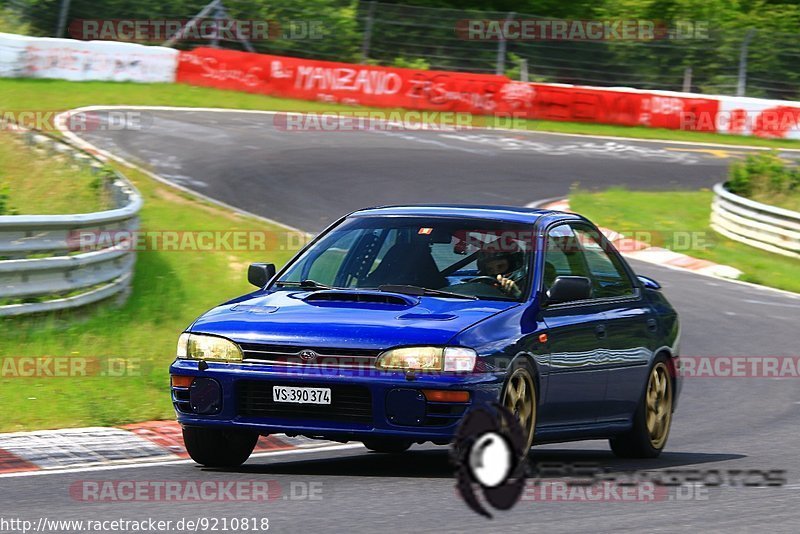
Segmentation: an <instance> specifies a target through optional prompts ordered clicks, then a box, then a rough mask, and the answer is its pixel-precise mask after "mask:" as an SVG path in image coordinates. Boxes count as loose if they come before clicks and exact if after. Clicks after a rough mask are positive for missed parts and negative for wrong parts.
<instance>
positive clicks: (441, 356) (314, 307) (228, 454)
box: [170, 206, 681, 466]
mask: <svg viewBox="0 0 800 534" xmlns="http://www.w3.org/2000/svg"><path fill="white" fill-rule="evenodd" d="M248 279H249V281H250V282H251V283H252V284H253V285H255V286H256V287H257V288H258V289H257V290H256V291H254V292H252V293H249V294H247V295H243V296H241V297H238V298H236V299H234V300H231V301H229V302H226V303H224V304H221V305H220V306H217V307H216V308H214V309H212V310H210V311H208V312H207V313H205V314H203V315H202V316H200V317H199V318H198V319H197V320H196V321H195V322H194V323H192V325H191V326H190V327H189V328H188V329H187V330H186V331H185V332H184V333H183V334H181V336H180V339H179V342H178V349H177V358H176V360H175V361H174V363H173V364H172V366H171V367H170V374H171V380H172V388H171V390H172V391H171V394H172V401H173V403H174V406H175V410H176V412H177V415H178V421H179V422H180V423H181V425H182V427H183V434H184V439H185V443H186V447H187V449H188V451H189V454H190V455H191V457H192V458H193V459H194V460H195V461H196V462H198V463H200V464H203V465H208V466H236V465H239V464H241V463H243V462H244V461H245V460H247V458H248V457H249V456H250V454H251V452H252V451H253V448H254V446H255V443H256V440H257V439H258V436H259V435H267V434H273V433H285V434H286V435H289V436H296V435H300V436H307V437H310V438H319V439H328V440H336V441H341V442H347V441H360V442H363V443H364V445H365V446H366V447H367V448H369V449H371V450H374V451H379V452H384V453H401V452H403V451H405V450H406V449H408V447H409V446H410V445H411V444H413V443H424V442H433V443H435V444H442V445H443V444H448V443H449V442H450V441H451V440H452V438H453V436H454V434H455V432H456V429H457V427H458V425H459V421H460V420H461V419H462V417H463V416H464V414H465V413H466V412H467V411H468V410H470V409H471V408H474V407H479V406H482V405H486V404H491V403H498V402H499V403H500V404H502V405H503V406H505V407H506V408H508V410H510V411H511V412H512V413H513V414H514V415H515V416H516V417H517V418H518V419H519V421H520V423H521V426H522V428H523V431H524V435H525V439H526V440H527V446H528V448H529V447H530V446H532V445H533V444H534V443H546V442H560V441H571V440H581V439H598V438H602V439H609V441H610V445H611V449H612V450H613V451H614V453H616V454H617V455H619V456H622V457H639V458H652V457H656V456H657V455H658V454H659V453H660V452H661V450H662V449H663V448H664V445H665V444H666V441H667V437H668V435H669V429H670V423H671V420H672V414H673V411H674V409H675V405H676V401H677V398H678V394H679V391H680V385H681V384H680V380H679V377H678V376H677V373H676V369H677V368H678V339H679V323H678V317H677V314H676V312H675V310H674V309H673V308H672V306H671V305H670V304H669V302H668V301H667V299H666V298H665V296H664V294H663V292H662V291H661V288H660V286H659V284H658V283H657V282H655V281H654V280H651V279H649V278H646V277H643V276H636V275H635V274H634V272H633V270H632V269H631V267H630V266H629V265H628V264H627V263H626V262H625V260H624V259H623V258H622V257H621V256H620V254H619V253H618V252H617V251H616V250H615V249H614V247H613V246H612V245H611V244H610V243H609V241H608V240H606V239H605V237H604V236H603V235H602V234H601V233H600V231H599V230H598V229H597V227H596V226H594V225H593V224H592V223H591V222H589V221H588V220H586V219H585V218H583V217H581V216H579V215H575V214H570V213H563V212H558V211H549V210H535V209H526V208H510V207H490V206H392V207H379V208H372V209H365V210H361V211H356V212H354V213H351V214H350V215H348V216H346V217H344V218H342V219H340V220H339V221H337V222H336V223H334V224H333V225H331V226H330V227H329V228H328V229H327V230H325V231H324V232H323V233H322V234H320V235H319V236H318V237H317V238H316V239H314V240H313V241H312V242H311V243H309V245H308V246H306V247H305V248H304V249H303V250H301V251H300V252H299V253H298V254H297V256H295V258H294V259H292V260H291V261H290V262H289V263H288V264H287V265H286V266H285V267H283V269H281V270H280V272H277V273H276V269H275V266H274V265H272V264H265V263H261V264H253V265H251V266H250V267H249V270H248ZM526 450H527V449H526Z"/></svg>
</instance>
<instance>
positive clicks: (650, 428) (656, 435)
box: [645, 362, 672, 449]
mask: <svg viewBox="0 0 800 534" xmlns="http://www.w3.org/2000/svg"><path fill="white" fill-rule="evenodd" d="M671 422H672V381H671V380H670V376H669V369H668V368H667V366H666V364H665V363H664V362H658V363H657V364H656V365H655V366H653V369H652V370H651V371H650V379H649V380H648V381H647V392H646V394H645V424H646V426H647V433H648V434H649V436H650V444H651V445H652V446H653V448H654V449H661V448H662V447H663V446H664V443H665V442H666V441H667V436H668V435H669V425H670V423H671Z"/></svg>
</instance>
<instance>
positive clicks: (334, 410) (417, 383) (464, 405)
mask: <svg viewBox="0 0 800 534" xmlns="http://www.w3.org/2000/svg"><path fill="white" fill-rule="evenodd" d="M198 363H199V362H198V361H195V360H176V361H175V362H173V364H172V366H171V367H170V374H171V375H173V376H190V377H194V378H195V381H194V382H195V385H197V384H205V385H210V386H211V387H202V388H196V387H195V386H192V387H193V388H194V390H193V391H191V392H190V390H189V388H183V387H173V388H172V401H173V405H174V406H175V411H176V413H177V415H178V421H179V422H180V423H181V424H182V425H184V426H203V427H227V428H239V429H249V430H253V431H256V432H259V433H261V434H275V433H285V434H288V435H303V436H308V437H313V438H322V439H332V440H339V441H347V440H355V441H359V440H364V439H371V438H397V439H406V440H411V441H419V442H424V441H433V442H436V443H447V442H449V441H450V440H451V438H452V437H453V435H454V433H455V431H456V428H457V427H458V423H459V421H460V420H461V416H463V414H464V413H465V412H466V411H467V410H468V409H469V408H471V407H473V406H479V405H485V404H487V403H492V402H496V401H497V400H498V399H499V397H500V391H501V388H502V383H503V378H504V375H503V374H502V373H496V374H495V373H470V374H465V375H455V374H444V373H442V374H418V375H417V376H416V378H415V379H414V380H408V379H407V378H406V375H405V373H402V372H386V371H377V370H374V369H370V370H364V369H346V368H323V369H320V368H316V369H309V368H305V367H300V368H291V367H289V368H287V367H284V366H275V365H268V364H253V363H246V364H226V363H215V362H208V368H207V369H205V370H200V368H199V367H198ZM198 378H200V379H202V380H197V379H198ZM273 385H287V386H305V387H326V388H331V392H332V395H331V396H332V404H331V406H330V407H326V406H319V405H307V404H305V405H296V404H292V405H286V404H283V403H275V402H273V401H272V399H271V396H272V393H271V392H272V386H273ZM422 390H446V391H468V392H469V394H470V395H469V400H468V401H467V402H435V401H432V400H428V399H426V397H425V395H424V394H423V393H422Z"/></svg>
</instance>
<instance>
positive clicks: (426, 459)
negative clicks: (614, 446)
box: [203, 447, 746, 478]
mask: <svg viewBox="0 0 800 534" xmlns="http://www.w3.org/2000/svg"><path fill="white" fill-rule="evenodd" d="M320 454H324V449H322V450H320ZM745 457H746V455H743V454H726V453H702V452H665V453H663V454H662V455H661V456H660V457H659V458H655V459H652V460H639V459H636V460H630V459H624V458H617V457H616V456H614V455H613V454H612V453H611V451H607V452H606V451H600V450H576V449H563V450H560V449H538V450H537V449H534V450H533V451H532V452H531V454H530V456H529V461H530V462H531V464H530V465H531V469H535V466H537V465H541V464H542V463H547V464H548V465H550V466H551V467H552V466H559V465H560V466H562V467H565V468H568V467H569V466H576V467H577V466H581V467H583V468H585V467H587V466H590V467H593V468H599V469H602V470H603V471H605V472H610V473H613V472H631V471H637V470H654V469H664V468H675V467H683V468H690V467H692V466H697V465H702V464H708V463H715V462H723V461H728V460H738V459H741V458H745ZM203 470H204V471H211V472H220V473H223V472H224V473H241V474H249V475H267V474H268V475H309V476H353V477H358V476H363V477H368V476H369V477H390V478H391V477H397V478H415V477H417V478H451V477H453V473H454V471H455V465H454V464H453V463H452V462H451V460H450V455H449V448H446V447H438V448H433V447H431V448H428V449H411V450H409V451H408V452H405V453H403V454H381V453H376V452H369V451H365V450H363V449H352V451H341V452H338V453H337V456H335V457H325V458H308V457H300V458H297V459H293V458H292V457H291V455H288V456H284V457H281V458H280V459H266V458H253V459H252V460H250V461H248V462H247V463H246V464H244V465H242V466H240V467H238V468H235V469H210V468H203Z"/></svg>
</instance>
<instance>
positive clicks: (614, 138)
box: [56, 106, 800, 153]
mask: <svg viewBox="0 0 800 534" xmlns="http://www.w3.org/2000/svg"><path fill="white" fill-rule="evenodd" d="M104 109H141V110H150V111H183V112H191V111H199V112H203V113H250V114H256V115H257V114H261V115H275V114H277V113H284V114H286V115H302V116H305V115H320V114H322V113H324V112H322V113H313V112H312V113H303V112H295V111H270V110H260V109H227V108H191V107H179V106H85V107H81V108H75V109H73V110H70V111H68V112H66V113H73V114H74V113H80V112H83V111H101V110H104ZM62 115H63V114H62ZM60 116H61V115H59V117H60ZM374 120H375V121H376V122H386V123H390V122H392V121H388V120H380V119H374ZM532 120H533V119H532ZM62 126H63V124H60V123H59V121H58V118H57V119H56V127H57V128H58V129H59V130H61V131H62V132H64V134H65V135H67V131H68V130H66V129H65V128H63V127H62ZM464 129H465V130H469V129H472V130H488V131H494V132H513V133H533V134H541V135H553V136H559V137H578V138H589V139H608V140H612V141H635V142H637V143H661V144H668V145H685V146H707V147H714V148H728V149H740V150H761V151H764V150H781V151H784V152H796V153H800V148H775V147H763V146H752V145H732V144H725V143H706V142H696V141H670V140H669V139H641V138H638V137H619V136H613V135H591V134H572V133H562V132H543V131H540V130H522V129H514V128H489V127H483V128H464ZM69 133H71V134H72V133H73V132H69ZM73 135H74V134H73ZM720 135H723V134H720ZM75 137H76V138H77V139H80V138H79V137H77V136H75Z"/></svg>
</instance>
